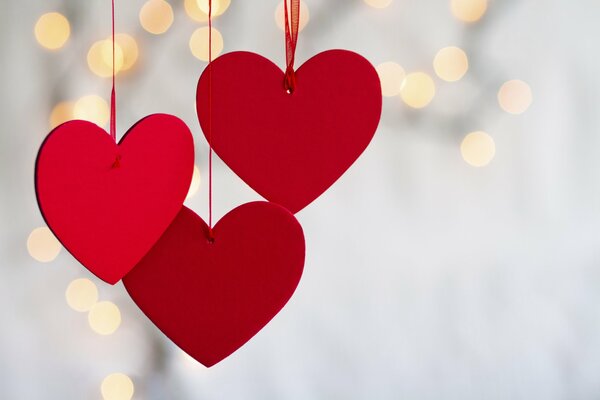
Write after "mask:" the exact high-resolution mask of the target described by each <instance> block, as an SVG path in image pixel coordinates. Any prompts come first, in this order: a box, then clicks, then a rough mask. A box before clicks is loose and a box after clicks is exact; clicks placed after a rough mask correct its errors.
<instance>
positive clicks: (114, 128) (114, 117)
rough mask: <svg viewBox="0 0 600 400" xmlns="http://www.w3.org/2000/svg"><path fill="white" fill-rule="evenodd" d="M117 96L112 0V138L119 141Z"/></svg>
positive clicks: (113, 5) (113, 2) (113, 3)
mask: <svg viewBox="0 0 600 400" xmlns="http://www.w3.org/2000/svg"><path fill="white" fill-rule="evenodd" d="M116 97H117V96H116V94H115V0H112V90H111V92H110V136H111V137H112V138H113V140H114V141H115V142H116V141H117V105H116V103H117V99H116Z"/></svg>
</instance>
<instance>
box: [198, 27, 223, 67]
mask: <svg viewBox="0 0 600 400" xmlns="http://www.w3.org/2000/svg"><path fill="white" fill-rule="evenodd" d="M208 32H209V30H208V27H207V26H203V27H201V28H198V29H196V30H195V31H194V33H192V36H191V37H190V50H191V51H192V54H193V55H194V57H196V58H197V59H199V60H202V61H208ZM222 51H223V36H221V32H219V31H218V30H217V29H216V28H212V58H213V60H214V59H215V58H217V57H218V56H219V54H221V52H222Z"/></svg>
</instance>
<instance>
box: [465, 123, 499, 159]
mask: <svg viewBox="0 0 600 400" xmlns="http://www.w3.org/2000/svg"><path fill="white" fill-rule="evenodd" d="M460 152H461V154H462V157H463V159H464V160H465V161H466V162H467V164H469V165H472V166H474V167H484V166H486V165H488V164H489V163H490V162H491V161H492V160H493V159H494V155H495V154H496V145H495V143H494V139H492V137H491V136H490V135H488V134H487V133H485V132H482V131H477V132H471V133H469V134H468V135H467V136H465V138H464V139H463V141H462V143H461V145H460Z"/></svg>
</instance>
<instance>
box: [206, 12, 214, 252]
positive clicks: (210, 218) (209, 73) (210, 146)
mask: <svg viewBox="0 0 600 400" xmlns="http://www.w3.org/2000/svg"><path fill="white" fill-rule="evenodd" d="M207 68H208V240H209V241H211V242H212V241H214V239H215V238H214V236H213V230H212V226H213V225H212V153H213V149H212V0H208V66H207Z"/></svg>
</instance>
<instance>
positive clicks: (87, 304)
mask: <svg viewBox="0 0 600 400" xmlns="http://www.w3.org/2000/svg"><path fill="white" fill-rule="evenodd" d="M65 297H66V299H67V304H68V305H69V307H71V308H72V309H73V310H75V311H80V312H83V311H89V310H90V309H91V308H92V307H93V306H94V304H96V302H97V301H98V288H97V287H96V285H95V284H94V282H92V281H90V280H89V279H85V278H81V279H75V280H74V281H72V282H71V283H70V284H69V286H68V287H67V291H66V292H65Z"/></svg>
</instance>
